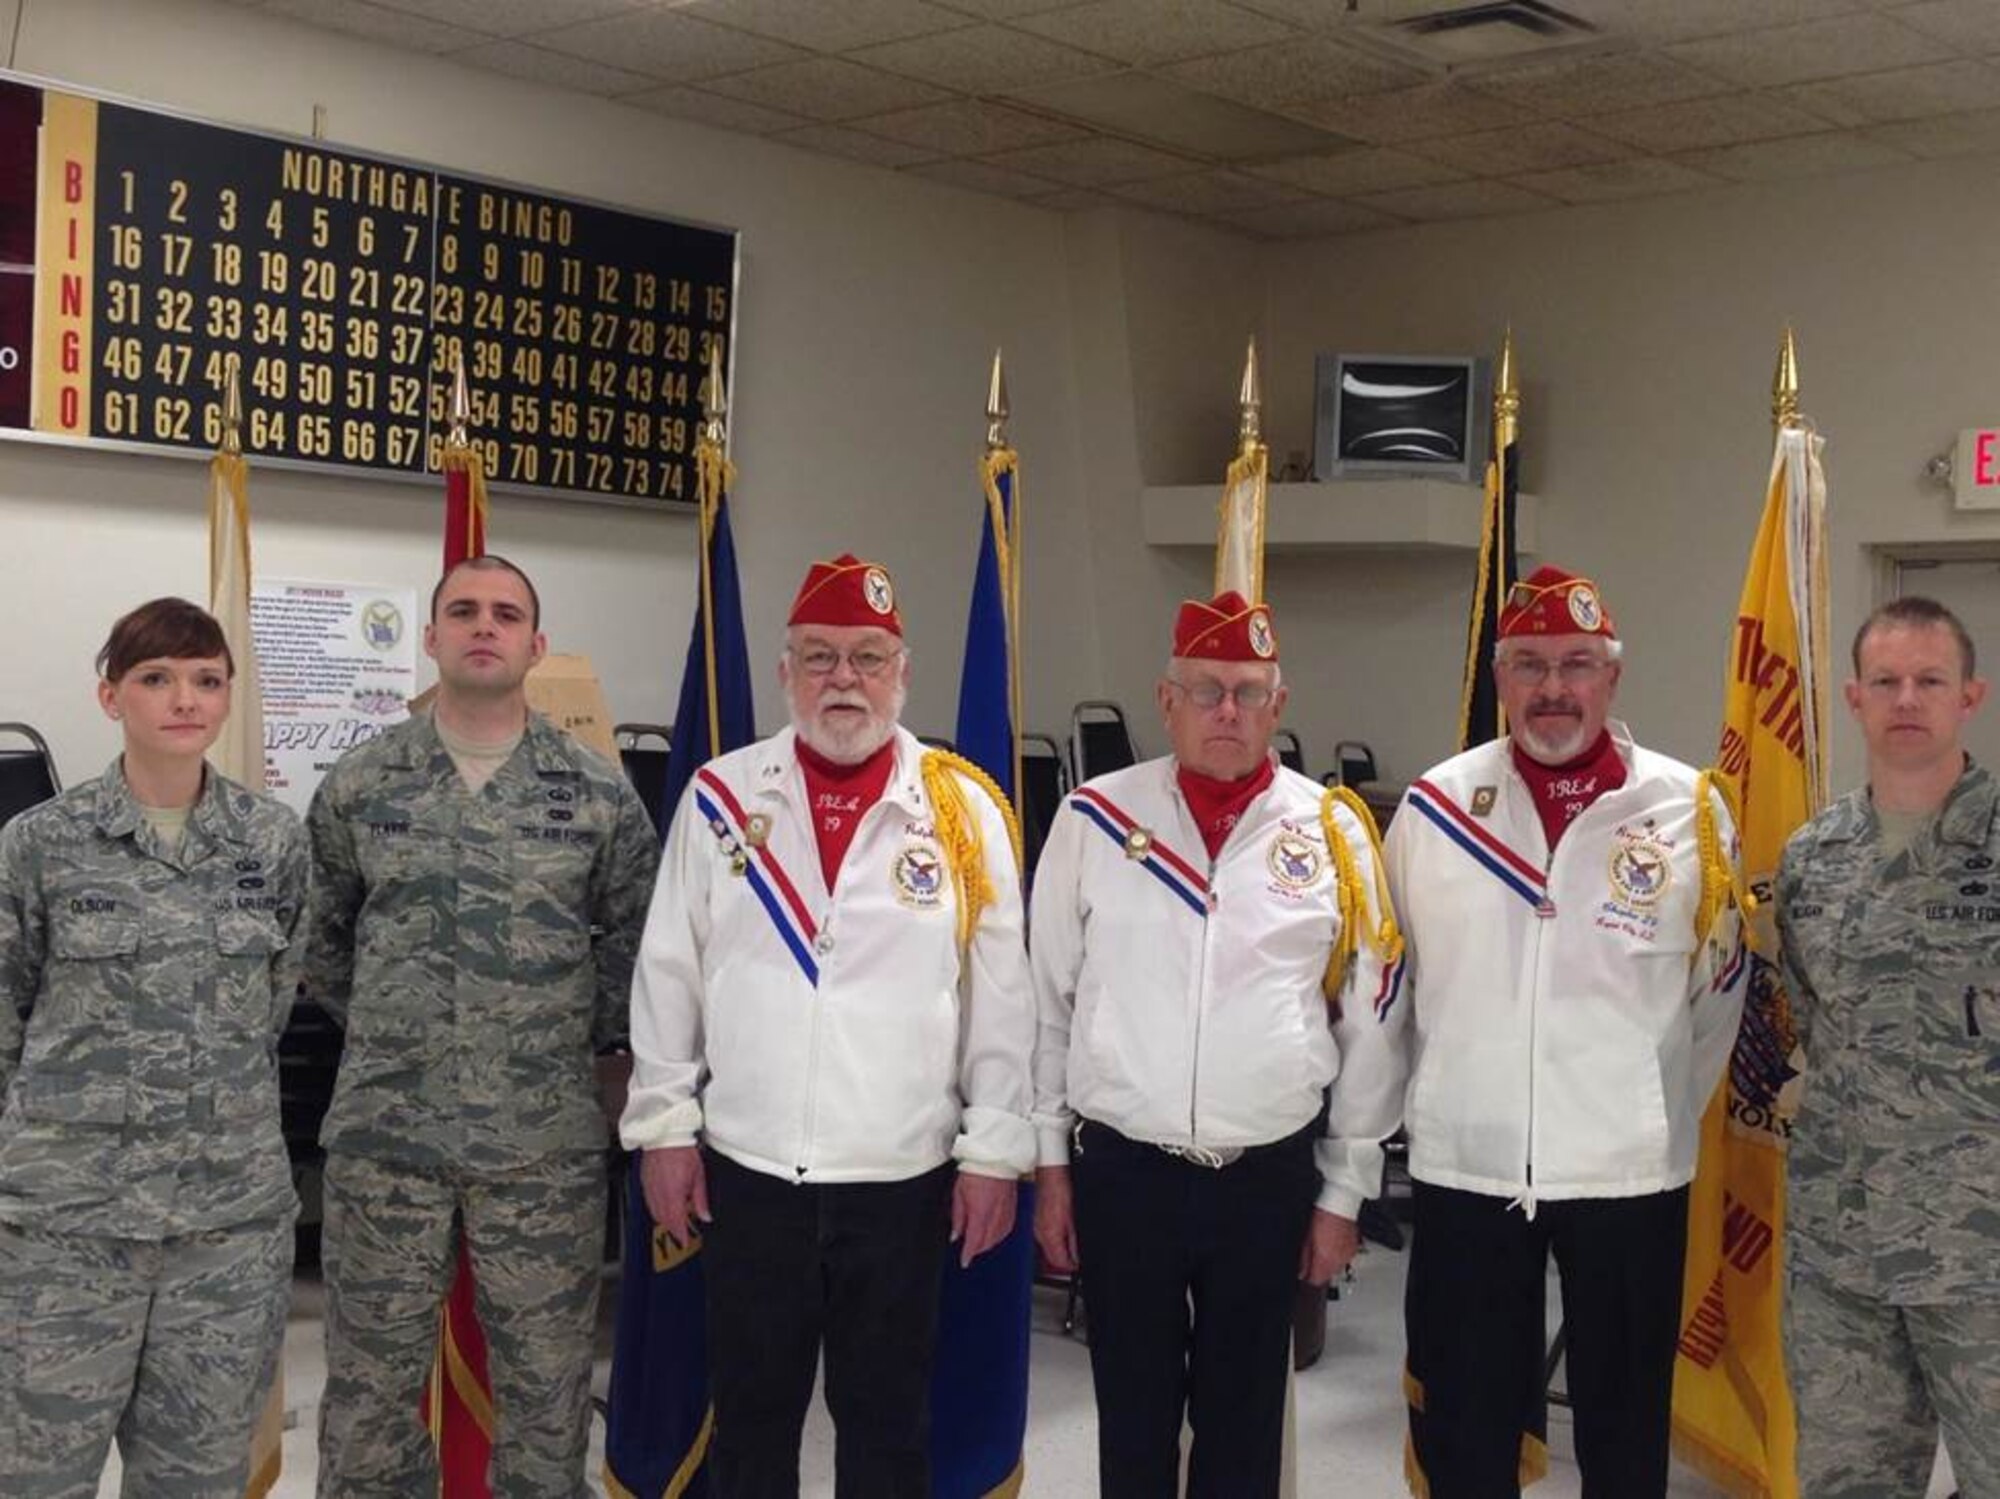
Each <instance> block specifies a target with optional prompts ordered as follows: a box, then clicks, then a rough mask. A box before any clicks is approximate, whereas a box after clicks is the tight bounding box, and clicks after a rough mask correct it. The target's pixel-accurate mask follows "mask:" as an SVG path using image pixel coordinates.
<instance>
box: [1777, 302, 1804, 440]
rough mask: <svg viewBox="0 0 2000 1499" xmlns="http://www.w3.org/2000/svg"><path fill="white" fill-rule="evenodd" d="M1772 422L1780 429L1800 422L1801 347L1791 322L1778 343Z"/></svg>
mask: <svg viewBox="0 0 2000 1499" xmlns="http://www.w3.org/2000/svg"><path fill="white" fill-rule="evenodd" d="M1771 424H1772V425H1773V426H1775V427H1777V428H1779V429H1780V430H1783V429H1784V428H1786V427H1796V426H1797V425H1798V424H1799V349H1798V345H1797V344H1796V343H1794V342H1793V340H1792V325H1791V324H1790V323H1787V324H1785V338H1784V342H1783V343H1781V344H1779V345H1778V373H1777V374H1776V375H1775V376H1773V377H1772V380H1771Z"/></svg>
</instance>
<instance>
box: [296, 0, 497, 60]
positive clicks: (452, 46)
mask: <svg viewBox="0 0 2000 1499" xmlns="http://www.w3.org/2000/svg"><path fill="white" fill-rule="evenodd" d="M264 14H265V15H267V16H289V17H291V18H292V19H293V20H296V21H305V22H307V23H308V24H310V25H313V26H318V27H322V28H324V29H325V30H328V31H344V32H346V33H348V35H350V36H365V37H367V38H368V39H369V40H370V41H376V42H387V43H388V44H389V45H390V46H392V47H402V48H405V49H407V50H409V51H412V52H455V51H457V50H458V49H459V48H461V47H469V46H472V45H474V44H475V43H478V42H483V41H485V40H486V36H485V35H484V34H483V33H481V32H478V31H472V30H468V29H467V28H465V27H463V26H450V25H446V24H444V23H442V22H439V21H433V20H429V19H427V18H426V17H423V16H417V15H412V14H410V13H409V12H408V11H402V10H396V9H392V8H391V7H389V6H386V5H372V4H369V3H368V0H273V3H272V4H270V5H267V6H265V7H264Z"/></svg>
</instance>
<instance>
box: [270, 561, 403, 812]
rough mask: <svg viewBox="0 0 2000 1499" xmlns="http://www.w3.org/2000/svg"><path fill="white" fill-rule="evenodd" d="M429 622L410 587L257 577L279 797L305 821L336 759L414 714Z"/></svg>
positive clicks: (274, 790)
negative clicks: (422, 629)
mask: <svg viewBox="0 0 2000 1499" xmlns="http://www.w3.org/2000/svg"><path fill="white" fill-rule="evenodd" d="M421 624H422V621H421V620H420V619H419V618H418V616H417V596H416V593H415V592H414V591H413V590H411V589H408V588H396V587H390V586H385V585H380V584H373V583H321V582H306V581H302V580H299V579H293V578H260V579H258V580H257V584H256V587H255V588H254V589H253V590H252V592H251V598H250V628H251V631H252V632H253V633H254V634H255V636H256V638H257V658H258V663H259V665H260V666H261V667H262V668H263V683H264V775H265V784H266V786H267V787H268V788H269V789H270V792H271V794H272V795H273V796H275V797H277V798H278V800H280V801H282V802H284V803H285V805H287V806H289V807H291V808H292V809H293V810H294V811H296V812H298V813H299V814H300V815H302V816H303V815H304V813H305V810H306V807H307V806H308V805H309V804H310V803H311V801H312V795H313V792H314V791H315V790H317V789H318V787H319V783H320V778H321V777H322V776H324V775H325V774H326V772H327V771H328V769H330V768H331V767H332V765H333V762H334V761H335V760H338V759H339V758H340V757H341V755H342V754H344V753H345V752H346V751H348V750H350V749H352V748H353V747H354V746H355V745H357V744H365V743H367V742H368V741H369V740H370V739H373V738H374V737H375V736H376V735H377V734H380V733H381V732H382V731H383V730H385V729H387V728H389V727H390V726H391V725H393V724H398V723H401V722H402V721H403V719H404V718H405V717H407V716H408V704H409V701H410V699H411V697H413V696H414V695H415V693H416V686H417V682H416V678H417V636H418V633H419V626H420V625H421Z"/></svg>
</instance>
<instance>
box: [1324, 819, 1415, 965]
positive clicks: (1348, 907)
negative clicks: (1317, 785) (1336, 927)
mask: <svg viewBox="0 0 2000 1499" xmlns="http://www.w3.org/2000/svg"><path fill="white" fill-rule="evenodd" d="M1335 807H1345V808H1347V810H1348V811H1350V812H1352V813H1353V814H1354V815H1355V817H1356V818H1358V819H1359V820H1360V823H1361V829H1362V832H1363V834H1364V835H1365V836H1366V837H1367V839H1368V846H1369V848H1370V849H1371V850H1373V852H1374V854H1375V889H1374V892H1373V898H1374V909H1375V910H1376V911H1379V912H1380V913H1381V920H1380V921H1377V922H1373V923H1371V922H1370V921H1369V919H1368V917H1369V899H1370V892H1369V889H1368V885H1367V882H1366V881H1364V880H1363V879H1362V877H1361V866H1360V865H1359V864H1358V863H1356V862H1355V858H1354V850H1353V849H1352V848H1351V847H1349V845H1348V842H1347V837H1346V835H1345V834H1344V833H1342V832H1341V831H1340V824H1339V823H1338V822H1337V821H1336V820H1335V818H1334V815H1333V809H1334V808H1335ZM1319 825H1320V830H1321V831H1322V832H1323V833H1325V835H1326V848H1327V852H1328V853H1329V854H1330V855H1331V856H1332V858H1333V869H1334V878H1335V879H1336V880H1337V881H1338V883H1339V887H1340V888H1339V896H1338V899H1339V908H1340V935H1339V937H1337V938H1336V939H1335V940H1334V944H1333V953H1332V955H1331V956H1329V957H1328V959H1327V963H1326V976H1325V977H1324V978H1323V979H1322V980H1321V981H1320V987H1321V989H1322V990H1323V991H1324V992H1325V994H1326V997H1327V998H1328V999H1332V998H1333V997H1334V996H1335V995H1336V994H1338V993H1339V992H1340V986H1341V984H1342V983H1344V982H1345V981H1346V978H1347V968H1348V965H1349V964H1350V963H1351V962H1353V960H1354V955H1355V954H1356V953H1357V952H1359V951H1360V950H1361V942H1362V940H1363V938H1362V934H1363V933H1364V932H1365V933H1366V934H1367V938H1366V940H1367V942H1368V945H1369V946H1370V947H1371V948H1373V949H1374V951H1375V955H1376V956H1377V957H1379V958H1380V959H1381V960H1382V961H1383V962H1384V963H1394V962H1395V961H1396V960H1397V959H1399V958H1401V957H1402V956H1403V934H1402V931H1401V930H1400V929H1399V928H1398V927H1397V925H1396V916H1395V913H1394V912H1393V911H1392V910H1390V909H1389V883H1388V876H1387V874H1386V873H1385V872H1384V870H1383V866H1382V834H1381V831H1380V830H1379V829H1378V828H1377V827H1376V826H1375V816H1374V814H1373V813H1371V812H1370V811H1369V810H1368V804H1367V803H1366V802H1364V801H1362V799H1361V798H1360V797H1359V796H1357V795H1356V794H1355V792H1354V789H1353V788H1352V787H1349V786H1329V787H1327V788H1326V791H1325V793H1324V794H1323V795H1322V796H1321V797H1320V799H1319Z"/></svg>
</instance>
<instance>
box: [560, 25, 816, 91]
mask: <svg viewBox="0 0 2000 1499" xmlns="http://www.w3.org/2000/svg"><path fill="white" fill-rule="evenodd" d="M535 42H536V45H538V46H542V47H547V48H550V49H551V50H553V51H556V52H561V53H565V54H567V55H568V56H571V57H581V58H584V59H586V60H588V61H590V62H598V63H603V64H605V65H606V66H607V67H614V68H625V69H628V70H630V71H632V72H637V73H646V74H649V75H650V76H652V77H654V78H657V79H660V80H662V81H663V82H667V83H697V82H700V81H701V80H702V79H704V78H714V77H718V76H720V75H721V74H724V73H741V72H743V71H745V70H746V69H749V68H762V67H769V66H771V65H772V64H773V63H781V62H789V61H791V60H792V59H794V58H797V57H799V56H801V55H802V54H801V53H800V52H799V50H798V49H797V48H796V47H787V46H786V45H785V44H784V43H783V42H774V41H772V40H771V39H770V38H768V37H761V36H751V35H750V34H749V33H748V32H744V31H731V30H730V29H729V28H728V27H727V26H717V25H715V24H713V23H712V22H709V21H702V20H697V19H696V18H695V17H693V16H688V15H683V14H681V13H680V12H679V11H676V10H635V11H627V12H625V13H624V14H622V15H616V16H607V17H606V18H604V19H603V20H601V21H585V22H582V23H581V24H580V25H576V26H564V27H562V28H561V29H559V30H556V31H546V32H539V33H537V34H536V36H535Z"/></svg>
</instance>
